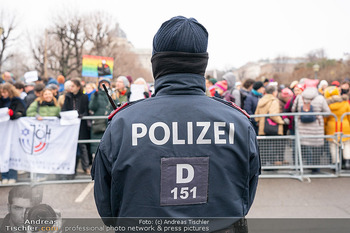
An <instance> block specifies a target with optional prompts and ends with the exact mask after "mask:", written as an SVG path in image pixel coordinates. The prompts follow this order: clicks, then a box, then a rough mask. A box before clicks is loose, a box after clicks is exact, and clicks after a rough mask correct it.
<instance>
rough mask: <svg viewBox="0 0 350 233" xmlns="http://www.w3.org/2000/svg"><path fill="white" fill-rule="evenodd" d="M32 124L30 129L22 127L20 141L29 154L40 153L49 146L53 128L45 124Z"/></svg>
mask: <svg viewBox="0 0 350 233" xmlns="http://www.w3.org/2000/svg"><path fill="white" fill-rule="evenodd" d="M30 126H31V128H30V129H28V128H27V127H24V128H22V129H21V131H20V134H21V135H20V137H19V142H20V144H21V146H22V149H23V150H24V151H25V152H26V153H27V154H31V155H39V154H41V153H43V152H44V151H46V150H47V148H48V146H49V141H50V134H51V129H50V128H49V126H48V125H44V124H35V125H34V124H31V125H30Z"/></svg>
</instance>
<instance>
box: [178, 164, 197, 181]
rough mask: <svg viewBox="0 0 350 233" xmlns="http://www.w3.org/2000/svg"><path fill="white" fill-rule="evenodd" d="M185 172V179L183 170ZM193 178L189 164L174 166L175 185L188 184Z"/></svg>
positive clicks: (192, 171) (192, 170)
mask: <svg viewBox="0 0 350 233" xmlns="http://www.w3.org/2000/svg"><path fill="white" fill-rule="evenodd" d="M185 169H186V170H187V177H183V176H184V172H183V171H184V170H185ZM193 178H194V169H193V167H192V165H191V164H176V183H177V184H185V183H190V182H191V181H192V180H193Z"/></svg>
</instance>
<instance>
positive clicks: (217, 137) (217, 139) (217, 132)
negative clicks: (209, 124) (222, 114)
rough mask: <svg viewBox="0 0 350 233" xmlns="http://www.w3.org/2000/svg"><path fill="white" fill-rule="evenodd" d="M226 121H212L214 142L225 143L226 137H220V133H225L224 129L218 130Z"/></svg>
mask: <svg viewBox="0 0 350 233" xmlns="http://www.w3.org/2000/svg"><path fill="white" fill-rule="evenodd" d="M225 126H226V122H214V138H215V144H226V139H220V135H225V130H220V129H219V128H220V127H225Z"/></svg>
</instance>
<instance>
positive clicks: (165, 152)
mask: <svg viewBox="0 0 350 233" xmlns="http://www.w3.org/2000/svg"><path fill="white" fill-rule="evenodd" d="M207 42H208V33H207V31H206V29H205V28H204V27H203V26H202V25H201V24H199V23H198V22H197V21H196V20H195V19H192V18H190V19H187V18H184V17H174V18H172V19H171V20H169V21H167V22H165V23H164V24H163V25H162V26H161V28H160V29H159V30H158V32H157V34H156V35H155V37H154V40H153V56H152V68H153V75H154V78H155V97H153V98H149V99H146V100H143V101H140V102H137V103H130V104H128V105H124V106H122V107H121V108H119V109H118V110H117V111H115V115H114V116H113V119H112V120H111V122H110V125H109V126H108V128H107V130H106V132H105V134H104V136H103V138H102V140H101V143H100V146H99V149H98V151H97V154H96V158H95V162H94V166H93V178H94V180H95V201H96V205H97V208H98V211H99V213H100V215H101V217H239V218H240V217H243V216H245V215H246V214H247V212H248V210H249V208H250V206H251V205H252V202H253V199H254V196H255V191H256V187H257V182H258V175H259V174H260V161H259V152H258V146H257V141H256V135H255V132H254V129H253V127H252V125H251V123H250V121H249V119H248V117H247V116H246V115H245V114H244V113H242V112H241V111H240V110H239V109H237V108H235V107H233V106H232V104H231V103H228V102H223V101H222V100H221V101H220V100H216V99H213V98H209V97H207V96H206V95H205V78H204V72H205V69H206V66H207V61H208V54H207V52H206V50H207Z"/></svg>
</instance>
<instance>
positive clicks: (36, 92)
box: [0, 72, 151, 184]
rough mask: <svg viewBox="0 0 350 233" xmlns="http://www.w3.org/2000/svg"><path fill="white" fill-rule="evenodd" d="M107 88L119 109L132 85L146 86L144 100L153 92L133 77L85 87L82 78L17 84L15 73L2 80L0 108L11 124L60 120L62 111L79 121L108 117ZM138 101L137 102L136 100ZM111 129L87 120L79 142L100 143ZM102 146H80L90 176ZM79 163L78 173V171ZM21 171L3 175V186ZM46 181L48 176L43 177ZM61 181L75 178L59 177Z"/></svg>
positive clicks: (101, 121)
mask: <svg viewBox="0 0 350 233" xmlns="http://www.w3.org/2000/svg"><path fill="white" fill-rule="evenodd" d="M102 84H104V85H105V86H106V88H107V90H108V92H109V95H110V96H111V97H112V99H113V101H114V102H115V105H120V104H123V103H125V102H128V101H129V98H130V97H131V96H132V94H133V93H132V92H131V88H130V87H131V85H132V84H134V85H140V86H142V90H144V92H143V97H144V98H149V97H150V96H151V92H150V90H149V86H148V85H147V83H146V81H145V80H144V79H143V78H141V77H140V78H138V79H137V80H135V82H133V79H132V77H131V76H119V77H118V78H117V79H116V81H115V82H113V81H112V80H111V79H107V78H100V79H99V80H98V81H97V82H96V83H95V82H87V83H85V82H84V81H82V80H81V79H80V78H71V79H66V78H65V77H63V76H62V75H59V76H58V77H57V78H52V77H50V78H48V80H43V79H41V78H40V77H37V80H36V81H27V80H23V81H22V80H15V79H14V78H13V77H12V76H11V73H9V72H5V73H4V74H2V77H1V79H0V108H4V107H7V108H8V109H9V110H8V114H9V116H10V120H15V119H18V118H20V117H24V116H28V117H35V118H36V119H37V120H39V121H40V120H43V117H60V112H61V111H70V110H77V111H78V114H79V117H83V116H108V115H109V114H110V113H111V111H112V110H113V108H112V105H111V104H110V103H109V100H108V97H107V95H106V93H104V89H103V87H102ZM134 99H135V98H134ZM106 127H107V120H105V119H97V120H92V121H90V120H83V121H81V125H80V129H79V139H100V138H101V137H102V135H103V133H104V131H105V129H106ZM97 146H98V144H97V143H92V144H87V143H79V144H78V146H77V162H78V161H79V160H80V161H81V168H82V172H84V173H85V174H87V175H89V174H90V166H91V163H92V158H93V154H94V152H95V151H96V149H97ZM77 164H78V163H76V171H77ZM17 175H18V174H17V171H15V170H13V169H10V170H9V172H3V173H1V177H2V183H3V184H8V183H9V184H12V183H15V182H16V181H17ZM39 175H41V177H45V176H44V174H39ZM57 177H58V178H59V179H67V178H71V177H70V176H65V175H58V176H57Z"/></svg>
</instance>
